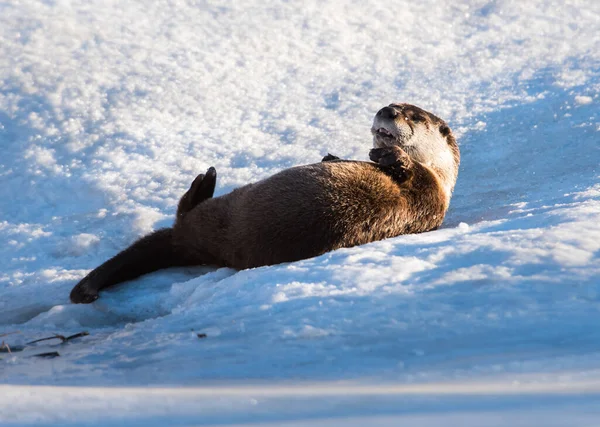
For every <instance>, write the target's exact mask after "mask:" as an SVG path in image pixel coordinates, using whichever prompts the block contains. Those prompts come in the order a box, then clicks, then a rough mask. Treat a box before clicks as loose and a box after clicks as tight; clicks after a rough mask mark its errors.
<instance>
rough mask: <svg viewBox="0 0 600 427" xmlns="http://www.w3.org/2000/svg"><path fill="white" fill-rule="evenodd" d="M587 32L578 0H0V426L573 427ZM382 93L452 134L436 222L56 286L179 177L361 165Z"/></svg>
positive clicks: (170, 208) (584, 317)
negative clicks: (248, 262)
mask: <svg viewBox="0 0 600 427" xmlns="http://www.w3.org/2000/svg"><path fill="white" fill-rule="evenodd" d="M598 34H600V3H599V2H593V1H590V0H568V1H554V0H532V1H526V2H524V1H516V0H491V1H483V0H464V1H461V2H459V4H456V2H445V1H440V0H424V1H421V2H411V1H407V0H397V1H392V2H390V1H388V2H377V1H375V0H368V1H367V0H365V1H346V0H326V1H317V0H308V1H303V2H286V1H281V0H267V1H258V0H247V1H244V2H231V1H228V2H226V1H222V0H211V1H202V0H199V1H179V0H170V1H156V2H142V1H133V0H132V1H127V2H124V1H113V0H110V1H108V0H102V1H100V0H73V1H66V0H52V1H42V0H39V1H36V0H20V1H8V2H0V242H2V244H1V245H0V343H1V342H3V343H4V346H3V347H2V348H3V349H4V352H3V353H0V359H1V360H0V384H1V385H0V424H2V425H10V424H15V425H16V424H24V423H31V422H37V423H46V424H57V425H66V424H77V425H82V424H83V423H86V425H103V424H104V423H108V422H113V421H115V420H120V422H121V423H123V424H127V425H144V426H147V425H165V424H172V425H209V424H219V425H259V424H260V423H266V422H270V423H279V424H277V425H288V426H295V425H307V424H309V423H312V424H313V425H315V426H316V425H319V426H321V425H322V426H329V425H338V424H337V422H338V421H340V420H341V419H342V418H343V419H344V421H343V422H344V423H346V424H348V425H349V426H350V425H357V426H358V425H365V424H367V423H368V424H370V425H373V426H376V425H398V423H400V422H405V423H406V424H408V425H440V423H442V422H443V423H447V422H454V423H455V424H458V425H469V426H470V425H473V426H475V425H477V426H479V425H493V426H496V425H498V426H504V425H509V424H510V425H515V426H519V425H531V424H527V423H528V422H531V421H532V420H533V421H535V423H541V424H543V425H548V426H550V425H552V426H554V425H557V426H558V425H564V426H567V425H568V426H572V425H597V424H598V422H599V420H600V412H599V411H598V409H597V408H598V407H600V405H599V403H600V402H599V401H600V332H599V331H598V326H597V325H598V324H599V323H600V166H599V164H600V108H599V106H600V38H599V37H598ZM390 102H409V103H413V104H416V105H419V106H421V107H422V108H425V109H427V110H429V111H432V112H433V113H435V114H437V115H438V116H440V117H442V118H444V119H445V120H446V121H447V122H448V123H449V125H450V126H451V127H452V129H453V130H454V132H455V134H456V135H457V136H458V139H459V144H460V149H461V154H462V163H461V169H460V174H459V177H458V182H457V186H456V188H455V192H454V196H453V198H452V202H451V207H450V210H449V212H448V214H447V216H446V220H445V223H444V226H443V227H442V228H441V229H439V230H437V231H434V232H430V233H424V234H419V235H408V236H400V237H397V238H394V239H389V240H386V241H381V242H375V243H372V244H368V245H364V246H361V247H355V248H349V249H342V250H338V251H335V252H332V253H328V254H325V255H323V256H320V257H317V258H313V259H308V260H303V261H299V262H295V263H289V264H281V265H276V266H270V267H263V268H257V269H251V270H245V271H234V270H231V269H225V268H223V269H215V268H211V267H206V266H199V267H194V268H180V269H170V270H165V271H161V272H158V273H155V274H151V275H147V276H145V277H142V278H140V279H138V280H135V281H132V282H129V283H126V284H123V285H120V286H117V287H115V288H113V289H110V290H107V291H106V292H103V293H102V294H101V297H100V299H99V300H97V301H96V302H95V303H93V304H91V305H73V304H71V303H70V302H69V298H68V296H69V292H70V290H71V288H72V287H73V286H74V285H75V284H76V283H77V282H78V280H79V279H81V278H82V277H84V276H85V274H87V272H89V271H90V270H91V269H92V268H94V267H96V266H98V265H99V264H100V263H102V262H103V261H104V260H106V259H107V258H109V257H111V256H113V255H114V254H116V253H117V252H119V251H120V250H122V249H123V248H125V247H126V246H127V245H129V244H130V243H132V242H133V241H134V240H135V239H137V238H139V237H140V236H142V235H144V234H145V233H148V232H149V231H152V230H154V229H157V228H161V227H165V226H169V225H170V224H171V223H172V221H173V219H174V213H175V209H176V205H177V202H178V199H179V197H180V196H181V195H182V194H183V192H184V191H185V190H186V189H187V188H188V186H189V184H190V183H191V181H192V180H193V178H194V177H195V176H196V174H198V173H201V172H204V171H205V170H206V169H207V168H208V167H209V166H214V167H215V168H216V169H217V171H218V174H219V175H218V181H217V190H216V195H220V194H224V193H227V192H229V191H231V190H232V189H234V188H236V187H238V186H240V185H243V184H245V183H248V182H252V181H256V180H259V179H261V178H264V177H267V176H269V175H271V174H273V173H275V172H277V171H280V170H282V169H284V168H287V167H290V166H294V165H300V164H306V163H314V162H318V161H320V159H321V158H322V157H323V155H325V154H326V153H328V152H329V153H332V154H335V155H337V156H340V157H342V158H348V159H350V158H351V159H360V160H367V159H368V151H369V148H370V146H371V137H370V133H369V129H370V125H371V120H372V117H373V115H374V114H375V112H376V111H377V110H378V109H379V108H381V107H382V106H384V105H387V104H389V103H390ZM83 331H87V332H89V335H87V336H83V337H79V338H75V339H72V340H69V341H67V342H65V343H63V344H61V343H60V340H58V339H54V340H48V341H42V342H39V343H36V344H32V345H26V343H28V342H30V341H33V340H36V339H40V338H45V337H49V336H52V335H54V334H60V335H63V336H69V335H73V334H77V333H79V332H83ZM199 334H200V335H199ZM202 334H205V337H204V335H202ZM200 337H203V338H200ZM7 348H12V349H14V350H15V351H12V352H10V353H9V352H8V351H7ZM23 348H24V349H23ZM20 349H23V351H18V350H20ZM52 352H58V353H59V355H60V356H58V357H47V358H40V357H35V355H37V354H40V353H52ZM473 384H477V385H478V386H477V387H475V388H472V385H473ZM582 384H583V385H582ZM536 385H537V386H539V387H537V386H536ZM532 386H536V387H537V388H536V387H533V388H531V387H532ZM410 387H416V388H410ZM419 387H421V388H419ZM423 387H424V388H423ZM498 387H499V388H500V389H501V390H502V391H499V388H498ZM352 390H354V392H353V391H352ZM373 390H375V391H373ZM444 390H446V391H444ZM453 390H454V391H455V393H452V391H453ZM469 390H470V391H469ZM107 409H108V410H107ZM111 420H112V421H111ZM336 420H337V421H336ZM451 420H454V421H451ZM541 424H540V425H541Z"/></svg>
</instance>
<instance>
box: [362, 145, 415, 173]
mask: <svg viewBox="0 0 600 427" xmlns="http://www.w3.org/2000/svg"><path fill="white" fill-rule="evenodd" d="M369 158H370V159H371V160H372V161H374V162H375V163H378V164H380V165H381V166H400V167H402V168H403V169H408V168H409V167H410V165H411V163H412V160H411V159H410V157H409V156H408V154H406V152H405V151H404V150H403V149H402V148H400V147H398V146H395V145H393V146H391V147H383V148H373V149H372V150H371V151H369Z"/></svg>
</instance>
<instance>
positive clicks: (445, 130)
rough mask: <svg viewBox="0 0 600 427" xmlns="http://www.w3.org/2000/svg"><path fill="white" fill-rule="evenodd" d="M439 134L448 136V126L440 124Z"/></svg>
mask: <svg viewBox="0 0 600 427" xmlns="http://www.w3.org/2000/svg"><path fill="white" fill-rule="evenodd" d="M440 133H441V134H442V135H443V136H444V137H446V136H448V135H450V128H449V127H448V125H446V124H442V125H440Z"/></svg>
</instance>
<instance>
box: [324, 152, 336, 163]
mask: <svg viewBox="0 0 600 427" xmlns="http://www.w3.org/2000/svg"><path fill="white" fill-rule="evenodd" d="M332 160H340V158H339V157H338V156H334V155H332V154H329V153H327V155H326V156H325V157H323V160H321V161H322V162H330V161H332Z"/></svg>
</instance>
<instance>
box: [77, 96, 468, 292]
mask: <svg viewBox="0 0 600 427" xmlns="http://www.w3.org/2000/svg"><path fill="white" fill-rule="evenodd" d="M371 133H372V134H373V145H374V147H375V148H373V149H372V150H371V151H370V152H369V157H370V159H371V160H372V162H362V161H352V160H349V161H347V160H341V159H339V158H337V157H335V156H332V155H327V156H325V157H324V158H323V161H322V162H321V163H316V164H311V165H305V166H297V167H293V168H290V169H286V170H283V171H281V172H279V173H277V174H275V175H273V176H271V177H269V178H267V179H264V180H262V181H259V182H256V183H254V184H249V185H246V186H244V187H241V188H238V189H235V190H233V191H232V192H231V193H229V194H225V195H223V196H220V197H216V198H213V197H212V195H213V191H214V187H215V182H216V171H215V170H214V168H211V169H209V170H208V171H207V172H206V174H204V175H198V176H197V177H196V179H195V180H194V182H193V183H192V185H191V187H190V189H189V190H188V191H187V192H186V193H185V194H184V196H183V197H182V198H181V201H180V202H179V206H178V209H177V216H176V219H175V223H174V225H173V227H172V228H165V229H161V230H158V231H155V232H154V233H151V234H149V235H147V236H145V237H142V238H141V239H140V240H138V241H137V242H135V243H134V244H133V245H131V246H130V247H129V248H127V249H125V250H124V251H122V252H120V253H119V254H117V255H116V256H115V257H113V258H111V259H109V260H108V261H106V262H105V263H104V264H102V265H100V266H99V267H98V268H96V269H94V270H93V271H91V272H90V273H89V274H88V275H87V276H86V277H84V278H83V279H82V280H81V281H80V282H79V283H78V284H77V285H76V286H75V287H74V288H73V290H72V291H71V295H70V297H71V301H73V302H74V303H90V302H92V301H94V300H96V299H97V298H98V292H99V291H100V290H101V289H104V288H107V287H109V286H112V285H115V284H117V283H120V282H123V281H126V280H131V279H134V278H136V277H138V276H140V275H142V274H146V273H150V272H152V271H156V270H159V269H163V268H167V267H174V266H185V265H214V266H226V267H232V268H236V269H245V268H252V267H259V266H263V265H271V264H278V263H282V262H290V261H296V260H300V259H304V258H310V257H314V256H317V255H321V254H323V253H325V252H328V251H332V250H334V249H338V248H342V247H351V246H355V245H360V244H364V243H368V242H372V241H375V240H381V239H385V238H388V237H394V236H398V235H400V234H406V233H420V232H424V231H430V230H434V229H436V228H437V227H439V226H440V225H441V223H442V220H443V218H444V214H445V213H446V210H447V209H448V204H449V202H450V197H451V195H452V190H453V188H454V184H455V182H456V178H457V175H458V165H459V161H460V154H459V150H458V145H457V144H456V140H455V138H454V136H453V135H452V132H451V130H450V128H449V127H448V125H446V123H445V122H444V121H443V120H441V119H440V118H438V117H436V116H434V115H433V114H431V113H428V112H427V111H424V110H422V109H420V108H418V107H415V106H413V105H410V104H391V105H389V106H387V107H384V108H382V109H381V110H379V112H377V114H376V115H375V119H374V121H373V127H372V129H371Z"/></svg>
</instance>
